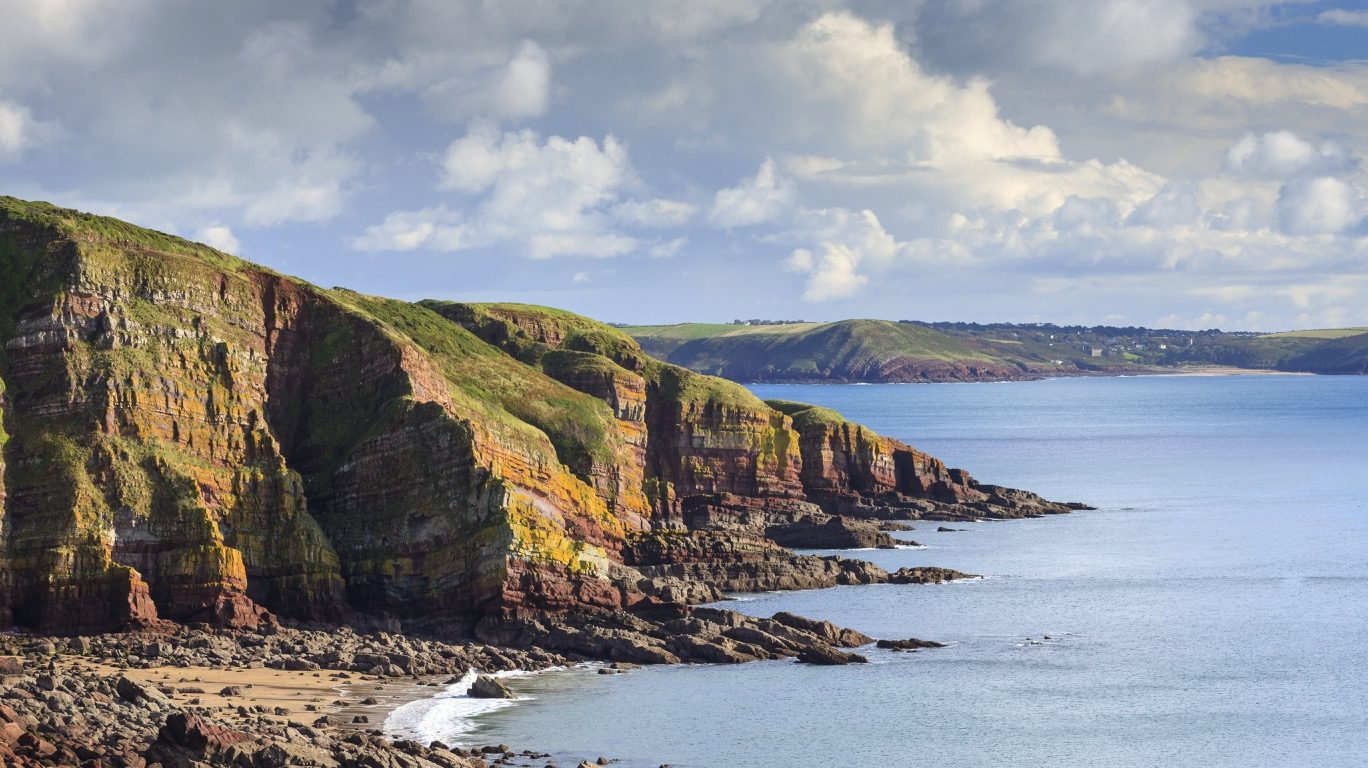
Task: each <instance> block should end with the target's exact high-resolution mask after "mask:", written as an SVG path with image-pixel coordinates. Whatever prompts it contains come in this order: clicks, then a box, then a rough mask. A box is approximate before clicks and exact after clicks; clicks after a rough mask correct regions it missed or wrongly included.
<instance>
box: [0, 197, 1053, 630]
mask: <svg viewBox="0 0 1368 768" xmlns="http://www.w3.org/2000/svg"><path fill="white" fill-rule="evenodd" d="M0 274H4V275H5V276H6V278H7V281H6V283H5V285H4V287H3V290H0V342H2V343H3V349H4V354H3V357H0V426H3V429H2V430H0V467H3V472H0V477H3V482H2V483H0V515H2V516H3V517H2V518H0V520H2V523H3V524H2V525H0V620H3V622H5V623H9V622H13V623H15V624H18V625H21V626H24V627H29V628H35V629H39V630H43V631H52V632H68V633H88V632H93V631H99V630H105V629H111V628H138V627H143V628H157V627H160V626H161V623H162V622H165V621H167V620H170V621H175V622H181V623H191V622H204V623H208V624H212V625H216V626H225V627H238V628H254V627H259V626H273V625H274V623H275V621H276V617H277V615H278V616H283V617H289V618H292V619H299V620H311V621H330V622H336V621H339V620H346V621H354V622H358V623H371V624H378V625H396V624H403V625H406V626H413V627H429V628H433V629H441V630H443V631H451V632H466V631H471V630H472V629H473V628H474V627H475V626H476V624H477V623H478V622H480V621H481V620H483V619H485V618H492V619H494V620H497V621H514V622H516V621H524V622H526V621H537V620H540V619H539V617H541V616H542V615H543V614H546V613H548V612H549V613H564V612H586V613H590V614H600V615H604V616H613V615H617V614H619V613H621V612H623V611H649V610H655V609H659V608H661V607H662V606H666V605H669V604H672V603H680V602H683V603H692V602H699V601H703V600H713V599H716V598H717V597H719V596H720V595H721V593H722V592H723V591H733V590H767V589H793V588H809V587H820V586H830V585H833V584H854V583H871V582H877V581H883V580H886V579H887V574H886V573H884V572H883V571H882V570H880V569H878V568H875V567H874V566H871V565H868V564H865V563H858V562H856V561H851V560H845V559H841V558H816V557H811V556H804V555H798V554H795V553H793V552H792V551H790V550H788V549H786V548H785V547H783V546H781V544H787V545H790V546H797V547H835V548H846V547H852V546H890V545H891V544H892V543H893V542H892V539H891V538H889V537H888V536H887V535H886V534H884V533H881V532H880V531H879V530H878V526H877V524H874V523H870V522H869V521H870V520H871V519H880V518H881V519H894V518H909V517H940V518H942V519H964V518H982V517H1014V516H1027V515H1034V514H1045V513H1052V512H1056V511H1065V508H1063V507H1060V506H1059V505H1051V504H1050V503H1049V502H1045V501H1043V500H1041V499H1039V497H1035V496H1033V495H1030V494H1026V493H1024V492H1019V491H1011V490H1009V489H1003V488H997V487H995V486H987V485H981V484H978V483H976V482H975V481H973V479H972V478H970V477H969V476H968V475H967V474H965V473H963V472H960V471H959V470H953V469H948V468H946V467H945V466H944V465H943V464H941V463H940V462H938V461H936V460H935V459H933V458H932V457H929V456H927V455H925V454H923V453H920V452H918V451H916V450H914V449H912V448H910V447H909V446H906V445H904V444H902V443H899V442H897V441H893V440H889V439H887V438H882V437H878V436H876V435H873V433H871V432H869V431H868V430H866V429H864V428H862V427H859V426H858V425H853V424H850V423H848V422H844V421H843V420H841V419H840V418H839V416H836V415H835V414H830V412H825V411H821V410H820V409H812V408H810V407H800V406H796V405H794V404H766V403H764V402H762V401H760V400H759V399H757V398H756V397H754V396H753V395H752V394H751V393H750V392H749V391H748V390H746V389H745V388H743V387H741V386H739V385H736V384H733V383H731V382H728V381H724V380H721V379H716V378H712V377H708V376H703V375H699V374H696V373H693V372H691V371H688V370H686V369H683V368H679V367H676V366H671V365H667V364H664V363H661V362H659V361H656V360H654V359H652V358H650V357H649V356H647V355H645V354H644V353H643V352H642V351H641V349H640V347H639V346H637V344H636V343H635V342H634V341H632V340H631V339H630V338H628V337H626V336H624V335H623V334H621V333H619V332H617V331H616V330H614V329H612V328H610V327H608V326H606V325H602V324H600V323H596V322H594V321H591V320H588V319H586V318H583V317H579V316H577V315H573V314H571V313H567V312H560V311H557V310H551V309H547V308H541V307H527V306H522V305H471V304H450V303H442V302H424V303H422V304H417V305H415V304H409V303H406V302H401V301H395V300H390V299H383V298H378V297H373V296H364V295H361V294H357V293H353V292H350V291H345V290H341V289H334V290H322V289H319V288H316V287H314V286H311V285H308V284H306V283H303V282H301V281H298V280H294V279H291V278H288V277H284V276H281V275H278V274H275V273H273V272H270V271H269V270H266V269H263V268H261V267H257V266H255V265H252V264H248V263H246V262H243V261H240V260H238V259H235V258H233V257H231V256H228V255H226V254H222V253H219V252H217V251H214V250H212V249H209V248H207V247H205V246H202V245H197V244H194V243H189V242H186V241H184V240H180V239H179V238H174V237H170V236H167V235H162V234H159V233H155V232H150V231H147V230H143V229H139V228H137V227H133V226H131V225H128V224H124V223H122V222H118V221H114V220H111V219H104V218H99V217H94V216H88V215H85V214H80V213H77V212H74V211H66V210H62V209H57V208H54V207H51V206H47V205H45V204H38V203H24V202H21V201H16V200H13V199H10V198H0ZM8 278H12V279H8Z"/></svg>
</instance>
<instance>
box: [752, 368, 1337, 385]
mask: <svg viewBox="0 0 1368 768" xmlns="http://www.w3.org/2000/svg"><path fill="white" fill-rule="evenodd" d="M1035 373H1037V374H1038V375H1027V376H1014V377H1011V378H995V377H984V378H976V379H920V380H915V381H896V380H889V381H849V380H844V379H767V380H763V381H736V380H734V379H733V381H736V383H738V384H741V385H742V386H745V387H754V386H856V387H866V386H874V385H884V384H899V385H921V384H1017V383H1026V384H1029V383H1031V382H1037V381H1052V380H1056V379H1127V378H1137V377H1141V376H1191V377H1220V376H1299V377H1301V376H1306V377H1310V376H1322V375H1324V374H1319V373H1313V372H1311V371H1280V370H1277V369H1276V368H1238V367H1235V366H1226V365H1193V366H1171V367H1162V366H1156V367H1145V368H1126V369H1122V370H1116V371H1084V370H1072V371H1038V372H1035Z"/></svg>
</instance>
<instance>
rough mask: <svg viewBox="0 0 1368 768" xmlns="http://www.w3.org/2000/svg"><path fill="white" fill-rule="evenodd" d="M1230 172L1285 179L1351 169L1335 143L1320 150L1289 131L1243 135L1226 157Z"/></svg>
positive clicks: (1323, 143)
mask: <svg viewBox="0 0 1368 768" xmlns="http://www.w3.org/2000/svg"><path fill="white" fill-rule="evenodd" d="M1226 165H1227V166H1228V167H1229V168H1230V169H1231V170H1233V171H1236V172H1239V173H1248V174H1251V175H1256V176H1263V177H1272V178H1285V177H1288V176H1292V175H1295V174H1298V173H1304V172H1316V173H1326V172H1336V171H1341V170H1344V169H1346V168H1347V167H1348V166H1349V165H1350V159H1349V156H1348V152H1347V151H1346V150H1345V149H1344V147H1342V146H1340V145H1339V144H1336V143H1334V142H1330V141H1326V142H1322V143H1321V145H1320V146H1319V147H1317V146H1315V145H1313V144H1311V142H1309V141H1305V140H1303V139H1302V138H1301V137H1299V136H1297V135H1296V134H1295V133H1292V132H1291V131H1270V132H1268V133H1264V134H1253V133H1250V134H1246V135H1245V137H1244V138H1243V139H1240V141H1239V142H1237V143H1236V144H1235V145H1234V146H1232V147H1231V148H1230V151H1228V152H1227V153H1226Z"/></svg>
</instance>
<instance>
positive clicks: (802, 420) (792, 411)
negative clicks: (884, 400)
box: [765, 400, 878, 437]
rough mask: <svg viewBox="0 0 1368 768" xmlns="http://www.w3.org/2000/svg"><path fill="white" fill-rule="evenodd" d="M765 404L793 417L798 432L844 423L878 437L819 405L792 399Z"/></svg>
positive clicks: (771, 401) (869, 430) (865, 428)
mask: <svg viewBox="0 0 1368 768" xmlns="http://www.w3.org/2000/svg"><path fill="white" fill-rule="evenodd" d="M765 405H768V406H769V407H771V408H773V409H774V410H776V411H779V412H780V413H783V414H785V415H787V416H789V417H790V418H792V419H793V426H794V427H795V428H796V429H797V430H798V432H799V433H800V434H801V433H804V432H806V431H807V430H808V429H809V428H811V427H816V426H821V427H824V428H833V427H840V426H841V425H844V424H851V425H852V426H858V427H860V429H863V430H864V433H865V435H867V436H869V437H878V435H876V434H875V433H874V431H873V430H871V429H869V428H868V427H865V426H862V425H858V424H852V422H850V420H848V419H846V417H844V416H842V415H841V414H840V413H838V412H836V411H833V410H831V409H830V408H823V407H822V406H820V405H810V404H808V403H798V402H794V401H792V400H766V401H765Z"/></svg>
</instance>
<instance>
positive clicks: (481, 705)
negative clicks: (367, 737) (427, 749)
mask: <svg viewBox="0 0 1368 768" xmlns="http://www.w3.org/2000/svg"><path fill="white" fill-rule="evenodd" d="M551 669H556V670H560V669H565V667H553V668H551ZM543 671H551V670H543ZM482 674H488V675H489V676H490V677H502V678H509V677H528V676H530V675H535V674H538V672H530V671H527V670H520V669H514V670H509V671H506V672H477V671H474V670H472V671H470V672H467V673H466V674H465V675H463V676H462V677H461V679H460V680H458V681H456V682H455V683H452V684H451V685H449V686H447V689H446V690H445V691H442V692H441V693H439V694H437V695H435V696H432V697H431V698H426V699H419V700H417V701H410V702H409V703H407V704H404V705H402V706H400V707H398V708H396V709H395V710H394V711H393V712H391V713H390V714H389V717H387V718H385V724H384V731H385V733H386V735H388V736H390V737H392V738H406V739H414V740H415V741H418V742H421V743H423V744H427V743H428V742H431V741H443V742H446V743H447V744H451V745H457V744H461V743H463V742H464V740H465V738H466V737H467V736H468V735H469V734H470V733H471V732H472V731H474V730H475V726H476V724H477V723H476V719H477V718H478V717H480V716H481V715H487V714H489V713H490V712H497V711H498V710H500V709H505V708H507V707H511V706H514V705H515V704H517V703H518V702H519V701H527V700H528V697H526V696H520V697H518V698H516V699H477V698H475V697H473V696H471V695H470V687H471V686H472V685H474V684H475V678H477V677H479V676H480V675H482Z"/></svg>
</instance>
